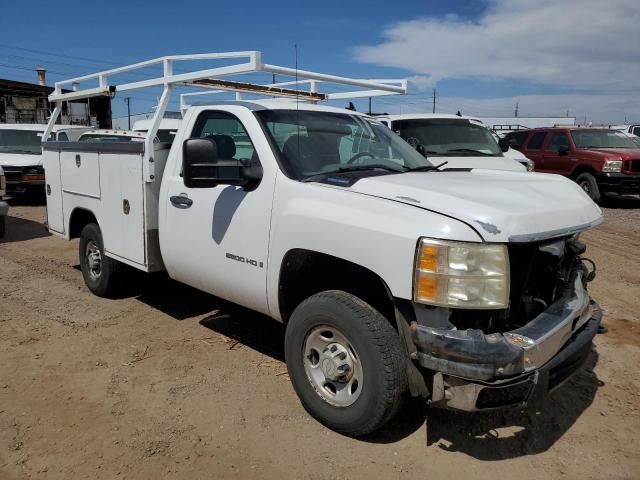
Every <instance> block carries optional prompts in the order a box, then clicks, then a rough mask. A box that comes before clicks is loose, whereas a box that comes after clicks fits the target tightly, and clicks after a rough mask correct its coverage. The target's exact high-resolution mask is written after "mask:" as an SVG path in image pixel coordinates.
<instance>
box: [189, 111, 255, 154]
mask: <svg viewBox="0 0 640 480" xmlns="http://www.w3.org/2000/svg"><path fill="white" fill-rule="evenodd" d="M191 138H210V139H211V140H213V141H215V142H216V145H217V146H218V157H219V158H220V160H231V159H235V160H256V159H257V154H256V150H255V148H254V147H253V143H251V139H250V138H249V135H248V134H247V130H246V129H245V128H244V125H242V122H240V120H239V119H238V118H237V117H235V116H234V115H231V114H230V113H226V112H214V111H208V112H202V113H201V114H200V116H199V117H198V119H197V120H196V123H195V125H194V127H193V130H192V132H191Z"/></svg>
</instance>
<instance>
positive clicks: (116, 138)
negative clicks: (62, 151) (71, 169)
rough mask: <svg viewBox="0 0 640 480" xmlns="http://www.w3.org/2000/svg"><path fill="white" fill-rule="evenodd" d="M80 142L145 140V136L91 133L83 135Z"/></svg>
mask: <svg viewBox="0 0 640 480" xmlns="http://www.w3.org/2000/svg"><path fill="white" fill-rule="evenodd" d="M79 141H80V142H94V143H96V142H105V143H108V142H111V143H114V142H144V138H141V137H127V136H125V135H98V134H89V135H82V136H81V137H80V139H79Z"/></svg>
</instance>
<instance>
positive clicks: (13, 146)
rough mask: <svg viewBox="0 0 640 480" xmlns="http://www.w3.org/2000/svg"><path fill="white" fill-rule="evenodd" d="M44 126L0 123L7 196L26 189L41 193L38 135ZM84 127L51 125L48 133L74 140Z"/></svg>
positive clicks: (1, 150) (0, 143) (52, 137)
mask: <svg viewBox="0 0 640 480" xmlns="http://www.w3.org/2000/svg"><path fill="white" fill-rule="evenodd" d="M46 128H47V126H46V125H40V124H31V123H14V124H11V123H5V124H0V165H2V167H3V169H4V172H5V175H6V178H7V190H8V192H9V194H10V195H16V194H21V193H26V192H35V193H42V192H43V187H44V170H43V168H42V134H43V133H44V131H45V130H46ZM85 130H88V127H80V126H71V125H55V126H54V127H53V128H52V129H51V132H50V133H49V135H50V139H51V140H57V141H67V140H77V139H78V137H79V136H80V134H81V133H82V132H84V131H85Z"/></svg>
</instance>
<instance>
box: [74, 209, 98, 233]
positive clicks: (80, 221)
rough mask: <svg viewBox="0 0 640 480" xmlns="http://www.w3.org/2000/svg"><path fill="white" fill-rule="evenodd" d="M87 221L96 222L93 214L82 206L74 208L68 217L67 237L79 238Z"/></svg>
mask: <svg viewBox="0 0 640 480" xmlns="http://www.w3.org/2000/svg"><path fill="white" fill-rule="evenodd" d="M89 223H96V224H97V223H98V221H97V220H96V217H95V215H94V214H93V213H91V212H90V211H89V210H85V209H84V208H76V209H75V210H74V211H73V212H71V218H70V219H69V238H79V237H80V233H81V232H82V229H83V228H84V227H85V225H87V224H89Z"/></svg>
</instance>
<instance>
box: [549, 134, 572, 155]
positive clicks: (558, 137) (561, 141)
mask: <svg viewBox="0 0 640 480" xmlns="http://www.w3.org/2000/svg"><path fill="white" fill-rule="evenodd" d="M561 146H565V147H568V146H569V139H568V138H567V134H566V133H564V132H554V133H553V134H552V135H551V140H550V141H549V146H547V150H549V151H551V152H557V151H558V150H559V149H560V147H561Z"/></svg>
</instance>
